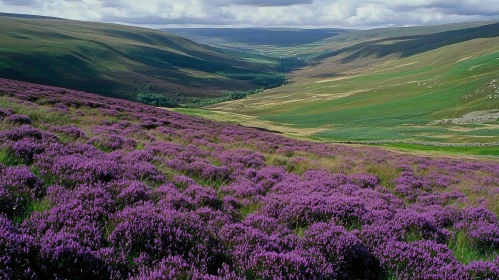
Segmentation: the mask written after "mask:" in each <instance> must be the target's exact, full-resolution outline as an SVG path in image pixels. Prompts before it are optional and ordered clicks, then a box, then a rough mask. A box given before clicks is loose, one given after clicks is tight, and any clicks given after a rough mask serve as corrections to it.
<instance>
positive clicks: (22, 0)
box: [0, 0, 36, 6]
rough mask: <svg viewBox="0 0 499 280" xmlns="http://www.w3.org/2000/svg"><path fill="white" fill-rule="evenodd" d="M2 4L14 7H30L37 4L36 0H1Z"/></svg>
mask: <svg viewBox="0 0 499 280" xmlns="http://www.w3.org/2000/svg"><path fill="white" fill-rule="evenodd" d="M0 2H1V3H4V4H7V5H12V6H30V5H35V4H36V0H1V1H0Z"/></svg>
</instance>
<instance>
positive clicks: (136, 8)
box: [0, 0, 499, 28]
mask: <svg viewBox="0 0 499 280" xmlns="http://www.w3.org/2000/svg"><path fill="white" fill-rule="evenodd" d="M0 10H1V11H3V12H10V13H29V14H37V15H47V16H56V17H64V18H70V19H79V20H90V21H103V22H121V23H128V24H140V25H150V26H163V25H209V26H213V25H232V26H304V27H305V26H306V27H327V26H341V27H351V28H356V27H357V28H365V27H375V26H394V25H395V26H407V25H425V24H440V23H449V22H459V21H478V20H491V19H499V0H480V1H479V0H462V1H458V0H366V1H361V0H273V1H268V0H182V1H178V0H147V1H144V0H140V1H136V0H0Z"/></svg>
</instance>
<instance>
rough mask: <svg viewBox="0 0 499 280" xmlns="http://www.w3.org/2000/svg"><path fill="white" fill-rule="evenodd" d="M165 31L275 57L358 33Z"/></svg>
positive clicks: (316, 31) (334, 30)
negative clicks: (337, 37)
mask: <svg viewBox="0 0 499 280" xmlns="http://www.w3.org/2000/svg"><path fill="white" fill-rule="evenodd" d="M163 30H165V31H167V32H171V33H174V34H177V35H179V36H182V37H185V38H189V39H191V40H193V41H195V42H198V43H200V44H204V45H209V46H213V47H217V48H223V49H230V50H237V51H243V52H249V53H256V54H262V55H265V56H271V57H282V56H293V55H297V54H298V53H302V52H306V51H307V50H309V49H313V48H315V47H320V46H322V45H323V44H324V42H327V40H328V39H331V38H334V37H336V36H340V35H344V34H348V33H350V32H353V33H356V32H357V31H356V30H349V29H332V28H329V29H327V28H326V29H293V28H168V29H163ZM323 41H324V42H323Z"/></svg>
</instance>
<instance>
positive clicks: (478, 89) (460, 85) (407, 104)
mask: <svg viewBox="0 0 499 280" xmlns="http://www.w3.org/2000/svg"><path fill="white" fill-rule="evenodd" d="M289 81H290V83H289V84H288V85H286V86H283V87H281V88H277V89H273V90H268V91H265V92H264V93H263V94H260V95H257V96H251V97H249V98H247V99H245V100H240V101H235V102H228V103H222V104H218V105H214V106H211V107H209V109H210V110H214V111H217V112H220V114H225V113H236V114H239V116H241V117H240V119H241V120H243V121H242V122H241V123H245V122H248V123H251V125H258V126H263V127H268V128H272V129H277V130H280V131H283V132H286V133H290V134H293V135H300V136H309V137H313V138H318V139H325V140H339V141H379V140H414V141H426V142H447V143H476V142H482V143H483V142H498V141H499V123H498V119H499V118H498V112H497V110H498V109H499V24H497V23H494V24H488V25H482V26H478V27H473V28H467V29H460V30H453V31H445V32H440V33H435V34H426V35H411V36H402V37H393V38H385V39H374V40H370V41H366V42H362V43H356V44H353V45H351V46H348V47H344V48H342V49H339V50H338V51H335V52H332V53H329V54H327V55H324V56H323V57H322V60H320V61H319V62H318V63H317V64H315V65H312V66H309V67H305V68H303V69H300V70H297V71H295V72H293V73H292V74H290V75H289ZM244 119H246V121H245V120H244Z"/></svg>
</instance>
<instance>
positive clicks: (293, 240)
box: [0, 79, 499, 279]
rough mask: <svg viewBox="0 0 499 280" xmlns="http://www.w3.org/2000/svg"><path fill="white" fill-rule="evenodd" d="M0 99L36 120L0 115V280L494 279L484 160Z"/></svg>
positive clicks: (497, 236) (60, 100) (118, 107)
mask: <svg viewBox="0 0 499 280" xmlns="http://www.w3.org/2000/svg"><path fill="white" fill-rule="evenodd" d="M0 98H1V99H2V100H3V101H5V102H4V104H9V102H10V103H12V104H15V106H12V108H19V107H20V106H21V107H26V109H27V110H23V112H30V111H32V110H36V111H38V114H37V117H36V118H29V116H21V115H20V113H21V112H16V110H13V109H9V108H1V109H0V124H1V126H0V127H2V129H3V130H2V131H0V140H1V144H0V161H1V163H0V279H499V276H498V275H499V257H498V255H499V222H498V219H497V214H498V210H497V209H498V207H497V201H498V199H499V191H498V189H499V181H498V180H497V178H499V163H497V162H493V161H476V160H474V161H472V160H466V159H448V158H428V157H417V156H407V155H403V154H400V153H392V152H388V151H384V150H380V149H376V148H351V147H347V146H341V145H327V144H319V143H309V142H304V141H298V140H293V139H288V138H284V137H282V136H278V135H275V134H271V133H267V132H262V131H259V130H255V129H250V128H245V127H241V126H233V125H230V124H223V123H215V122H211V121H207V120H203V119H197V118H193V117H188V116H183V115H180V114H177V113H173V112H168V111H165V110H161V109H157V108H153V107H149V106H146V105H141V104H136V103H132V102H128V101H122V100H115V99H108V98H104V97H101V96H97V95H92V94H88V93H83V92H77V91H71V90H63V89H58V88H52V87H45V86H39V85H32V84H27V83H21V82H15V81H9V80H2V79H0ZM41 111H42V112H44V114H46V115H47V116H50V118H47V119H45V118H44V117H43V114H41V113H40V112H41ZM58 116H63V117H58ZM47 120H50V121H47ZM54 122H56V123H54Z"/></svg>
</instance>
